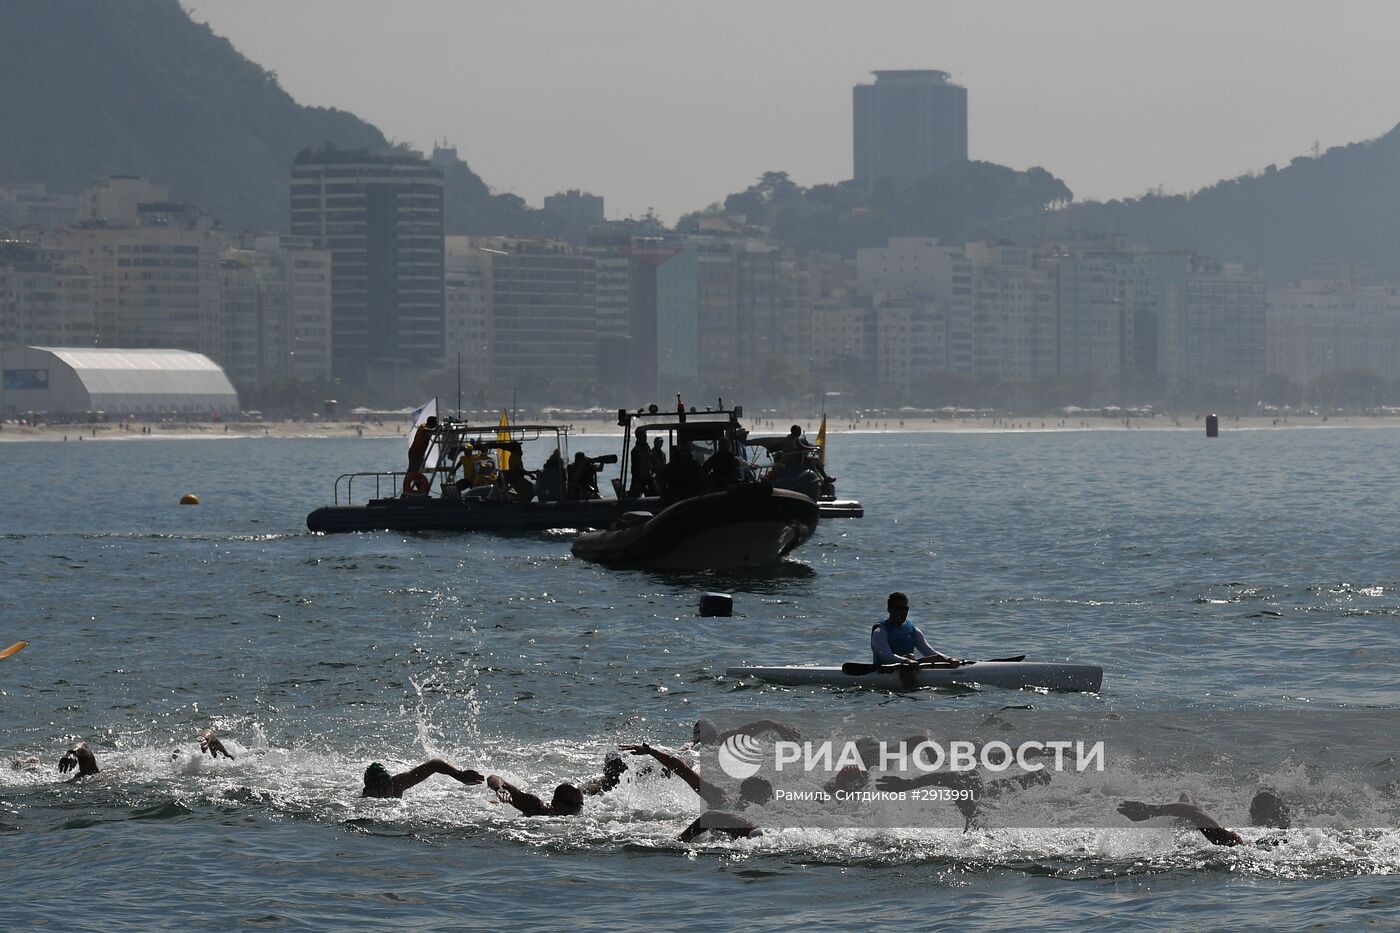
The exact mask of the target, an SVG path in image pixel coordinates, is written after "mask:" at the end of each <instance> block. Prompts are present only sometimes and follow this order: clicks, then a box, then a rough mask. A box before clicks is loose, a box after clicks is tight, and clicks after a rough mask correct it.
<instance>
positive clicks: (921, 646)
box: [870, 593, 959, 666]
mask: <svg viewBox="0 0 1400 933" xmlns="http://www.w3.org/2000/svg"><path fill="white" fill-rule="evenodd" d="M885 606H886V608H887V609H888V610H889V615H887V616H886V617H885V618H884V620H883V621H881V622H877V623H876V624H875V625H873V626H872V627H871V629H870V653H871V654H872V655H873V656H874V658H875V663H876V664H901V663H906V662H907V663H913V662H916V661H938V662H941V663H949V664H953V665H955V666H956V665H957V664H958V663H959V662H958V661H957V660H956V659H954V658H950V657H948V656H947V655H946V654H940V653H939V652H937V651H934V650H933V648H931V647H930V646H929V643H928V639H926V638H924V633H923V632H921V631H919V629H918V627H916V626H915V625H914V623H913V622H910V621H909V597H908V596H905V595H904V594H903V593H891V594H890V595H889V599H887V600H886V601H885ZM916 652H917V654H916Z"/></svg>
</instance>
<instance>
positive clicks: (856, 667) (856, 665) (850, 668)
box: [841, 654, 1026, 677]
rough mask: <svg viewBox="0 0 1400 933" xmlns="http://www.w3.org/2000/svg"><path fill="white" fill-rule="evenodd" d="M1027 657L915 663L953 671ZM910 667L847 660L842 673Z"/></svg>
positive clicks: (853, 675)
mask: <svg viewBox="0 0 1400 933" xmlns="http://www.w3.org/2000/svg"><path fill="white" fill-rule="evenodd" d="M1025 659H1026V656H1025V655H1024V654H1018V655H1016V657H1014V658H986V659H984V660H983V661H959V662H958V663H957V664H949V663H947V662H946V661H916V662H914V663H915V666H917V667H936V668H941V669H943V670H950V671H951V670H955V669H956V668H959V667H963V666H965V665H968V664H985V663H988V662H1000V663H1011V662H1015V661H1024V660H1025ZM909 667H910V665H908V664H862V663H861V662H859V661H847V662H846V663H845V664H842V665H841V673H843V674H849V675H851V676H852V677H862V676H864V675H866V674H888V673H891V672H894V673H897V672H899V671H907V670H909Z"/></svg>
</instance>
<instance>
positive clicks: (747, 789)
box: [676, 777, 773, 842]
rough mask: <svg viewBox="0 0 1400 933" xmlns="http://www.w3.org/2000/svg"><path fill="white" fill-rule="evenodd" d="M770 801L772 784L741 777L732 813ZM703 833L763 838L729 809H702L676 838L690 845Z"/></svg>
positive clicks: (755, 828) (759, 831)
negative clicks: (703, 810) (737, 796)
mask: <svg viewBox="0 0 1400 933" xmlns="http://www.w3.org/2000/svg"><path fill="white" fill-rule="evenodd" d="M772 799H773V785H772V784H770V783H769V782H768V781H766V780H764V779H763V778H761V777H750V778H745V779H744V781H743V783H741V784H740V785H739V799H738V801H737V802H736V803H735V805H734V809H735V810H743V809H744V808H745V807H747V806H749V805H750V804H752V805H753V806H757V807H761V806H763V805H764V804H766V803H768V802H769V801H770V800H772ZM705 833H713V834H715V835H723V836H729V837H730V838H731V839H752V838H754V837H755V836H761V835H763V830H761V829H759V828H758V826H757V825H755V824H754V823H752V822H750V821H749V820H746V819H744V818H743V817H742V816H740V815H739V814H738V813H735V812H732V811H729V810H706V811H705V812H704V813H702V814H700V815H699V816H698V817H696V818H695V820H694V822H692V823H691V824H690V825H689V826H687V827H686V828H685V829H683V830H681V833H680V835H679V836H677V837H676V838H677V839H679V840H680V841H681V842H693V841H694V840H695V839H696V837H698V836H701V835H704V834H705Z"/></svg>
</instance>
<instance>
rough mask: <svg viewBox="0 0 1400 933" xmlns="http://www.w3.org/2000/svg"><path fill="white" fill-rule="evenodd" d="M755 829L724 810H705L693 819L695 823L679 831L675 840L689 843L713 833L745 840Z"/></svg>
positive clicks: (741, 818) (740, 817) (750, 824)
mask: <svg viewBox="0 0 1400 933" xmlns="http://www.w3.org/2000/svg"><path fill="white" fill-rule="evenodd" d="M757 829H758V827H757V826H755V825H754V824H753V823H750V822H749V821H748V820H746V819H744V818H743V817H742V816H739V815H738V814H735V813H728V812H726V811H724V810H706V811H705V812H704V813H702V814H700V815H699V816H698V817H696V818H695V822H693V823H691V824H690V825H689V826H687V827H686V828H685V829H683V830H681V834H680V835H679V836H677V837H676V838H677V839H679V840H680V841H681V842H690V841H691V840H692V839H694V838H695V837H696V836H698V835H700V834H701V833H703V832H715V833H724V834H725V835H727V836H733V837H734V838H735V839H746V838H748V837H749V836H751V835H753V834H754V832H755V831H756V830H757Z"/></svg>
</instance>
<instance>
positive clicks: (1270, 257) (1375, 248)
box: [975, 126, 1400, 283]
mask: <svg viewBox="0 0 1400 933" xmlns="http://www.w3.org/2000/svg"><path fill="white" fill-rule="evenodd" d="M1112 231H1117V232H1120V233H1123V234H1126V235H1127V236H1128V237H1129V238H1130V239H1131V240H1134V241H1136V242H1138V243H1142V244H1144V245H1147V246H1153V247H1158V248H1162V249H1194V250H1198V251H1200V252H1203V253H1207V254H1210V255H1212V256H1216V257H1219V258H1222V259H1227V260H1238V261H1243V262H1245V263H1247V264H1249V265H1251V266H1257V267H1260V268H1262V269H1263V270H1264V275H1265V278H1266V279H1267V280H1268V281H1270V282H1271V283H1281V282H1289V281H1293V280H1296V279H1298V278H1299V277H1301V276H1302V275H1305V274H1306V272H1307V269H1308V265H1309V263H1310V262H1312V261H1313V260H1315V259H1329V258H1339V259H1348V260H1362V261H1365V262H1369V263H1371V264H1372V266H1373V267H1374V268H1375V270H1376V272H1377V273H1378V274H1380V275H1382V276H1385V277H1389V278H1390V279H1391V280H1392V281H1400V250H1397V249H1396V244H1397V243H1400V126H1397V127H1396V128H1395V129H1392V130H1391V131H1390V132H1389V133H1386V134H1385V135H1384V136H1381V137H1380V138H1378V139H1373V140H1370V141H1367V142H1360V143H1352V144H1351V145H1347V146H1339V147H1336V148H1333V149H1329V150H1327V151H1326V152H1325V153H1323V154H1321V155H1320V156H1319V157H1317V158H1312V157H1310V156H1302V157H1299V158H1296V159H1294V160H1293V161H1292V162H1291V163H1290V164H1289V165H1287V166H1285V167H1283V168H1278V167H1276V166H1272V165H1271V166H1269V167H1268V168H1266V169H1265V170H1264V171H1263V172H1262V173H1260V174H1256V175H1245V176H1241V177H1239V178H1235V179H1231V180H1228V181H1222V182H1219V183H1217V184H1215V185H1212V186H1211V187H1209V188H1204V189H1202V190H1200V191H1198V192H1195V193H1194V194H1191V195H1178V196H1172V197H1161V196H1158V195H1153V194H1148V195H1145V196H1143V197H1140V198H1133V199H1129V200H1123V201H1109V202H1106V203H1102V202H1084V203H1080V204H1075V205H1071V206H1068V207H1066V208H1064V209H1062V210H1057V211H1051V212H1048V213H1045V214H1041V215H1039V216H1034V217H1023V218H1020V219H1017V220H1014V221H1009V222H1000V223H995V224H988V225H985V226H983V227H982V228H981V229H979V230H977V231H975V232H977V233H979V234H981V235H989V234H1000V235H1010V236H1013V237H1017V238H1020V239H1031V238H1037V237H1048V236H1061V235H1070V234H1082V233H1086V232H1112Z"/></svg>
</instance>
